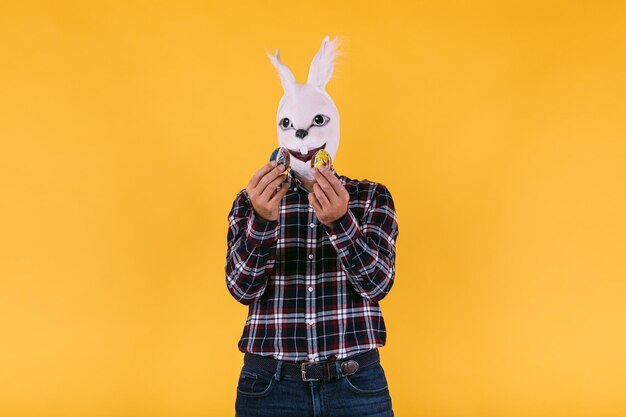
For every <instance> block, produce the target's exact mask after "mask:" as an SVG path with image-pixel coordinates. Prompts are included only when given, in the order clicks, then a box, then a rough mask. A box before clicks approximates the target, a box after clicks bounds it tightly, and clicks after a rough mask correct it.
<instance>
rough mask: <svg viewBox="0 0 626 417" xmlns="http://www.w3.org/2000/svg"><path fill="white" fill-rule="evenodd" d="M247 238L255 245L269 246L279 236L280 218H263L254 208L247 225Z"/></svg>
mask: <svg viewBox="0 0 626 417" xmlns="http://www.w3.org/2000/svg"><path fill="white" fill-rule="evenodd" d="M246 235H247V240H248V242H250V243H251V244H252V245H254V246H258V247H262V248H267V247H271V246H272V245H274V244H275V243H276V239H277V238H278V220H263V219H261V218H260V217H259V216H258V215H257V214H256V213H255V212H254V209H252V212H251V214H250V217H249V218H248V223H247V226H246Z"/></svg>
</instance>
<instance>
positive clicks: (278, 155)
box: [270, 146, 291, 175]
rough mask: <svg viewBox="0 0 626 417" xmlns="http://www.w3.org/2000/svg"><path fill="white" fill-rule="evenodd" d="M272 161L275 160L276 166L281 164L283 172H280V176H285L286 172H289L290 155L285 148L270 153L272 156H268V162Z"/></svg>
mask: <svg viewBox="0 0 626 417" xmlns="http://www.w3.org/2000/svg"><path fill="white" fill-rule="evenodd" d="M274 160H276V165H280V164H283V166H284V167H285V170H284V171H283V172H281V175H282V174H286V173H287V171H289V164H290V162H291V155H289V151H288V150H287V148H284V147H282V146H280V147H278V148H276V149H274V152H272V155H271V156H270V162H271V161H274Z"/></svg>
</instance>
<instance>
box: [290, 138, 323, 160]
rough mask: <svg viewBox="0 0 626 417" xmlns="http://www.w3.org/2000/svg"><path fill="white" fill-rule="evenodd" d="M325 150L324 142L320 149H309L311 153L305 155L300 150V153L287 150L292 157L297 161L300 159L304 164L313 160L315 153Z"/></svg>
mask: <svg viewBox="0 0 626 417" xmlns="http://www.w3.org/2000/svg"><path fill="white" fill-rule="evenodd" d="M324 148H326V142H324V144H323V145H322V146H320V147H319V148H313V149H309V151H308V152H307V153H306V154H304V155H302V154H301V153H300V151H299V150H298V151H294V150H291V149H289V148H287V150H288V151H289V153H290V154H291V156H292V157H294V158H296V159H299V160H300V161H302V162H306V161H308V160H309V159H311V158H312V157H313V155H314V154H315V152H317V151H319V150H320V149H324Z"/></svg>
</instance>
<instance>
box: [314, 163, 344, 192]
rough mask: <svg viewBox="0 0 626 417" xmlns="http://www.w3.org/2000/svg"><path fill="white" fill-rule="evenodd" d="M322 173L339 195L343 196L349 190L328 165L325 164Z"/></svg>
mask: <svg viewBox="0 0 626 417" xmlns="http://www.w3.org/2000/svg"><path fill="white" fill-rule="evenodd" d="M320 173H321V174H322V176H323V177H324V178H326V179H327V180H328V183H329V184H330V185H331V186H332V187H333V190H334V191H335V193H336V194H337V195H338V196H341V195H343V194H345V193H347V192H348V190H346V187H344V186H343V184H342V183H341V181H339V178H337V177H336V176H335V174H334V172H333V171H332V170H331V169H330V168H328V165H324V168H322V169H321V170H320Z"/></svg>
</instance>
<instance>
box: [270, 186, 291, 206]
mask: <svg viewBox="0 0 626 417" xmlns="http://www.w3.org/2000/svg"><path fill="white" fill-rule="evenodd" d="M287 191H289V183H288V182H285V183H284V184H283V186H282V187H280V189H279V190H278V191H277V192H276V194H274V196H273V197H272V198H271V199H270V203H276V201H277V200H278V201H280V200H282V199H283V197H284V196H285V194H287Z"/></svg>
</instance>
